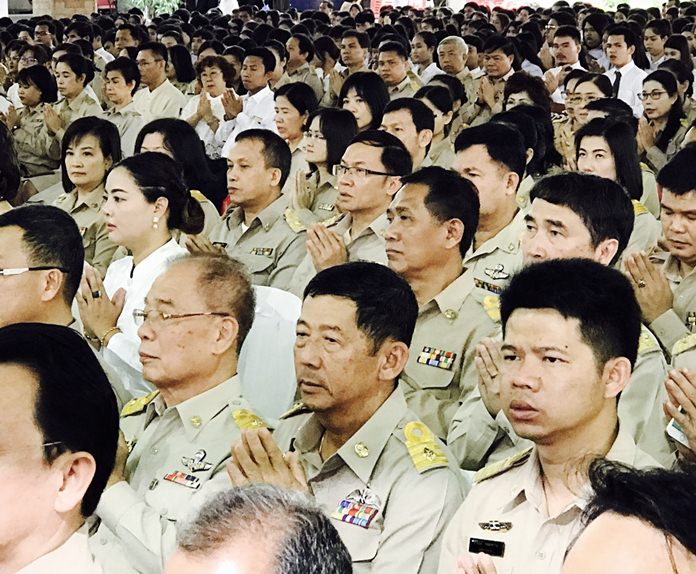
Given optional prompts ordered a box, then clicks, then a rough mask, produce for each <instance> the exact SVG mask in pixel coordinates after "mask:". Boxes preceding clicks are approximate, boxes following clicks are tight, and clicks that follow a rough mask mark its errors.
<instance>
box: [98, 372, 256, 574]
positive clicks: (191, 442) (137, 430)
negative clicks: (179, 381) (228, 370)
mask: <svg viewBox="0 0 696 574" xmlns="http://www.w3.org/2000/svg"><path fill="white" fill-rule="evenodd" d="M121 416H122V418H121V430H122V431H123V434H124V435H125V437H126V441H128V443H129V446H130V448H131V451H130V454H129V456H128V461H127V464H126V476H127V477H128V478H127V480H128V481H127V482H119V483H117V484H114V485H113V486H111V487H110V488H108V489H107V490H106V491H104V494H103V495H102V498H101V500H100V502H99V506H98V507H97V511H96V515H97V516H98V517H99V518H100V519H101V524H100V525H99V529H98V530H97V531H96V533H94V534H93V535H92V539H91V541H90V542H91V544H90V546H91V549H92V551H93V552H94V553H95V555H96V556H97V558H98V559H99V560H100V562H101V564H102V565H103V567H104V570H105V572H106V573H107V574H110V573H113V574H125V573H128V572H133V571H136V572H141V573H143V574H150V573H160V572H162V568H163V566H164V563H165V561H166V560H167V558H168V556H169V554H171V553H172V552H173V551H174V549H175V548H176V526H177V523H178V521H179V520H182V519H184V518H185V517H187V516H188V515H190V514H192V513H194V512H195V511H196V509H198V508H199V507H200V506H201V504H203V503H204V502H205V500H206V499H207V498H208V497H209V496H210V495H211V494H214V493H216V492H219V491H221V490H224V489H226V488H229V487H230V486H231V482H230V480H229V477H228V475H227V472H226V470H225V462H226V461H227V459H228V458H229V456H230V445H231V444H232V443H234V442H236V441H237V440H239V438H240V429H244V428H254V427H258V426H262V425H263V423H262V422H261V420H260V419H259V418H258V417H256V416H255V415H254V414H253V413H252V412H251V409H250V407H249V404H248V403H247V401H246V400H245V399H244V398H243V397H242V395H241V383H240V381H239V377H237V376H235V377H232V378H231V379H228V380H226V381H224V382H223V383H221V384H219V385H217V386H216V387H213V388H212V389H209V390H207V391H205V392H203V393H201V394H200V395H197V396H195V397H193V398H191V399H188V400H186V401H184V402H183V403H181V404H178V405H176V406H174V407H171V408H167V407H166V406H165V404H164V402H163V401H162V398H161V397H160V396H159V395H158V393H157V392H155V393H152V394H151V395H148V396H147V397H143V398H141V399H135V400H134V401H131V402H130V403H128V404H127V405H126V407H125V408H124V409H123V412H122V413H121Z"/></svg>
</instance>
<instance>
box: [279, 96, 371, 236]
mask: <svg viewBox="0 0 696 574" xmlns="http://www.w3.org/2000/svg"><path fill="white" fill-rule="evenodd" d="M307 125H308V126H309V127H308V129H307V131H306V132H305V141H306V142H307V143H306V146H305V159H306V160H307V163H308V164H309V172H305V171H298V172H297V175H296V176H295V187H294V190H293V193H292V199H291V205H292V207H290V208H289V209H288V210H287V217H288V218H289V221H292V222H293V223H295V222H298V224H299V225H302V226H304V227H309V226H311V225H312V224H314V223H318V222H321V221H326V220H327V219H329V218H330V217H333V216H335V215H338V209H337V208H336V196H337V195H338V189H337V188H336V177H335V176H334V174H333V173H332V171H333V169H334V168H335V167H336V166H337V165H338V164H339V163H340V162H341V157H343V153H344V152H345V151H346V148H347V147H348V144H350V141H351V140H352V139H353V138H354V137H355V135H356V134H357V133H358V124H357V122H356V121H355V116H354V115H353V114H351V113H350V112H349V111H347V110H341V109H337V108H321V109H319V110H317V111H315V112H313V113H312V114H310V116H309V118H308V119H307Z"/></svg>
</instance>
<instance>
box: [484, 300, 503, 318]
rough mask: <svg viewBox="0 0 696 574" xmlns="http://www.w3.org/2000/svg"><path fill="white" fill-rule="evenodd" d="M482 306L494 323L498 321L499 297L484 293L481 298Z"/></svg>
mask: <svg viewBox="0 0 696 574" xmlns="http://www.w3.org/2000/svg"><path fill="white" fill-rule="evenodd" d="M483 308H484V310H485V311H486V313H487V314H488V316H489V317H490V318H491V319H492V320H493V321H495V322H496V323H497V322H499V321H500V297H498V296H497V295H486V296H485V297H484V298H483Z"/></svg>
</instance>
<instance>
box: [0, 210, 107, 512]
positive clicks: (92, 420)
mask: <svg viewBox="0 0 696 574" xmlns="http://www.w3.org/2000/svg"><path fill="white" fill-rule="evenodd" d="M66 215H67V214H66ZM10 363H11V364H16V365H19V366H21V367H22V368H24V369H27V370H29V371H30V372H31V373H32V374H33V375H34V376H35V377H36V381H37V387H38V388H37V392H36V399H35V402H34V421H35V424H36V426H37V428H38V429H39V431H40V432H41V434H42V437H43V439H42V440H43V442H44V443H56V444H53V445H51V446H47V447H45V448H44V459H45V460H46V461H47V462H48V463H52V462H53V461H54V460H55V459H57V458H58V457H59V456H60V455H61V454H62V453H65V452H88V453H89V454H91V455H92V456H93V457H94V460H95V462H96V470H95V473H94V477H93V478H92V482H91V484H90V485H89V487H88V488H87V491H86V492H85V495H84V497H83V498H82V504H81V508H80V511H81V513H82V516H84V517H87V516H90V515H91V514H92V513H93V512H94V510H95V509H96V507H97V504H98V503H99V499H100V498H101V494H102V492H103V491H104V488H105V487H106V483H107V481H108V479H109V476H110V475H111V471H112V470H113V467H114V461H115V459H116V446H117V444H118V433H119V426H118V424H119V423H118V407H117V405H116V396H115V395H114V392H113V390H112V388H111V385H110V384H109V379H108V378H107V376H106V374H105V373H104V369H102V367H101V365H100V364H99V361H98V360H97V357H96V355H95V354H94V352H93V351H92V350H91V349H90V347H89V345H88V344H87V342H86V341H85V340H84V339H83V338H82V337H81V336H80V335H79V334H78V333H77V332H76V331H75V330H73V329H71V328H70V327H63V326H60V325H48V324H44V323H17V324H14V325H9V326H7V327H3V328H2V329H0V364H10Z"/></svg>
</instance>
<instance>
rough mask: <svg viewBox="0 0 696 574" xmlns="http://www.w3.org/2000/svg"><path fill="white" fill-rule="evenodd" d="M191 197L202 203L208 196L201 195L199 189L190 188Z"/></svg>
mask: <svg viewBox="0 0 696 574" xmlns="http://www.w3.org/2000/svg"><path fill="white" fill-rule="evenodd" d="M191 197H193V199H195V200H196V201H197V202H198V203H203V202H204V201H208V198H207V197H206V196H205V195H203V194H202V193H201V192H200V191H198V190H197V189H192V190H191Z"/></svg>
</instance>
